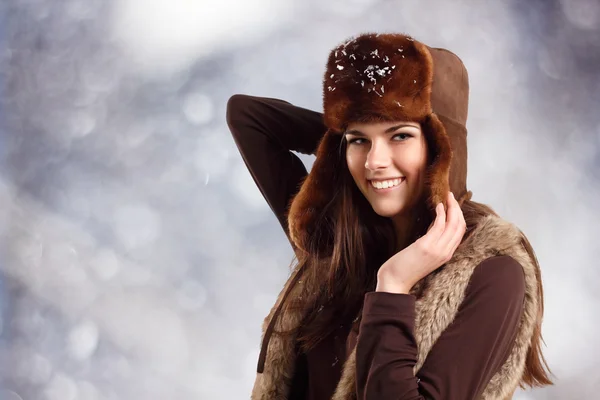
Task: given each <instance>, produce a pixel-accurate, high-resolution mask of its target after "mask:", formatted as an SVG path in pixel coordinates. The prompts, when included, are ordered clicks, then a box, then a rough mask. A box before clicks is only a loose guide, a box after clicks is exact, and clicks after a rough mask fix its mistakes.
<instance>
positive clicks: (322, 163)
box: [288, 129, 344, 252]
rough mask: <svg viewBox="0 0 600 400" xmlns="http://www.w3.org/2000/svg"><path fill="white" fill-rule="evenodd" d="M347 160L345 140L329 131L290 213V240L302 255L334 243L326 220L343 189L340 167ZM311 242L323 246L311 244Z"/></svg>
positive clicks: (321, 143)
mask: <svg viewBox="0 0 600 400" xmlns="http://www.w3.org/2000/svg"><path fill="white" fill-rule="evenodd" d="M343 157H344V154H342V136H341V135H339V134H337V133H334V132H333V131H332V130H331V129H329V130H328V131H327V132H326V133H325V135H324V136H323V138H322V139H321V141H320V143H319V146H318V148H317V152H316V159H315V162H314V164H313V167H312V169H311V171H310V173H309V174H308V176H307V177H306V178H305V180H304V182H303V183H302V186H301V188H300V190H299V192H298V194H297V195H296V196H295V197H294V199H293V200H292V203H291V205H290V211H289V213H288V227H289V232H290V238H291V240H292V242H293V243H294V244H295V245H296V246H297V247H298V248H299V249H301V250H302V251H305V252H309V251H314V250H316V249H323V248H327V244H331V243H333V235H332V232H331V231H326V230H327V229H329V228H330V227H328V226H327V224H326V223H325V221H324V218H325V215H326V212H327V209H328V207H329V206H331V201H332V199H333V198H334V197H335V190H336V188H338V185H339V183H338V182H339V175H340V173H341V171H340V166H339V164H340V163H341V162H342V158H343ZM338 189H339V188H338ZM318 230H321V232H317V231H318ZM311 239H313V240H318V241H319V243H310V242H309V241H310V240H311Z"/></svg>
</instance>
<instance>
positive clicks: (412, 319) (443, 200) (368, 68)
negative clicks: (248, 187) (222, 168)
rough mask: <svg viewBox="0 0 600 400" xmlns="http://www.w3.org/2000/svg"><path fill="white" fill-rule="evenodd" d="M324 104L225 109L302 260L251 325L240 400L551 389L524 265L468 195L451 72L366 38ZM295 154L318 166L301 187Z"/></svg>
mask: <svg viewBox="0 0 600 400" xmlns="http://www.w3.org/2000/svg"><path fill="white" fill-rule="evenodd" d="M323 100H324V102H323V103H324V104H323V105H324V113H323V114H319V113H316V112H314V111H311V110H306V109H303V108H299V107H295V106H293V105H291V104H289V103H287V102H284V101H282V100H277V99H268V98H260V97H251V96H243V95H235V96H233V97H232V98H231V99H230V100H229V103H228V107H227V122H228V124H229V127H230V129H231V132H232V134H233V136H234V139H235V141H236V144H237V145H238V148H239V149H240V153H241V155H242V157H243V159H244V161H245V163H246V165H247V166H248V168H249V169H250V171H251V173H252V177H253V178H254V180H255V182H256V183H257V185H258V187H259V188H260V190H261V192H262V194H263V195H264V197H265V199H266V200H267V202H268V203H269V205H270V206H271V208H272V210H273V211H274V212H275V214H276V215H277V217H278V218H279V221H280V223H281V226H282V227H283V229H284V231H285V233H286V235H287V237H288V239H289V240H290V243H291V244H292V247H293V248H294V250H295V252H296V256H297V258H298V262H297V264H296V265H295V269H294V271H293V273H292V275H291V276H290V278H289V279H288V281H287V282H286V284H285V286H284V288H283V290H282V291H281V293H280V295H279V297H278V299H277V301H276V303H275V305H274V306H273V308H272V309H271V312H270V313H269V315H268V316H267V317H266V318H265V320H264V322H263V341H262V347H261V352H260V356H259V360H258V367H257V372H258V374H257V376H256V380H255V384H254V388H253V391H252V399H254V400H259V399H260V400H267V399H279V400H283V399H302V400H316V399H334V400H342V399H344V400H346V399H348V400H350V399H357V398H358V399H378V400H386V399H390V400H391V399H394V400H399V399H430V400H437V399H444V400H465V399H495V400H504V399H509V398H511V397H512V394H513V393H514V391H515V390H516V388H517V387H518V386H519V385H520V386H521V387H525V386H543V385H548V384H551V381H550V379H549V377H548V371H547V366H546V364H545V360H544V358H543V356H542V353H541V321H542V313H543V291H542V282H541V273H540V269H539V265H538V262H537V259H536V257H535V254H534V252H533V249H532V248H531V246H530V245H529V242H528V240H527V238H526V237H525V236H524V235H523V233H522V232H521V231H520V230H519V229H518V228H517V227H516V226H514V225H513V224H511V223H509V222H507V221H504V220H503V219H501V218H500V217H499V216H498V215H497V214H496V213H495V212H494V211H493V210H492V209H491V208H490V207H488V206H486V205H484V204H481V203H477V202H474V201H472V200H471V192H470V191H468V190H467V187H466V182H467V170H466V160H467V148H466V128H465V125H466V118H467V108H468V107H467V106H468V79H467V72H466V69H465V67H464V65H463V64H462V62H461V61H460V59H459V58H458V57H457V56H456V55H454V54H453V53H451V52H449V51H447V50H444V49H434V48H430V47H428V46H426V45H424V44H422V43H420V42H417V41H415V40H414V39H412V38H411V37H408V36H405V35H400V34H364V35H360V36H358V37H356V38H351V39H350V40H348V41H346V42H345V43H343V44H341V45H339V46H337V47H335V48H334V49H333V50H332V51H331V52H330V55H329V60H328V64H327V69H326V71H325V75H324V80H323ZM290 150H293V151H297V152H301V153H311V154H316V160H315V163H314V165H313V168H312V170H311V171H310V174H308V175H307V174H306V170H305V169H304V166H303V165H302V163H301V162H300V160H299V159H298V157H296V156H295V155H294V154H293V153H291V152H290ZM298 188H299V189H298ZM456 366H460V368H456Z"/></svg>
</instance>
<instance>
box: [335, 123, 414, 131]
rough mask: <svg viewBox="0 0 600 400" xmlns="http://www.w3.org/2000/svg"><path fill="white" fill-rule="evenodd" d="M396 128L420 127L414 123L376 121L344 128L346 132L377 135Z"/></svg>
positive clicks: (350, 124) (351, 124) (353, 124)
mask: <svg viewBox="0 0 600 400" xmlns="http://www.w3.org/2000/svg"><path fill="white" fill-rule="evenodd" d="M397 126H409V127H414V128H420V125H419V124H418V123H417V122H414V121H402V120H398V121H378V122H351V123H349V124H348V126H347V128H346V132H348V131H359V132H363V133H377V132H385V131H386V130H388V129H391V128H394V127H397ZM348 133H351V132H348Z"/></svg>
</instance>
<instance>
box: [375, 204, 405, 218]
mask: <svg viewBox="0 0 600 400" xmlns="http://www.w3.org/2000/svg"><path fill="white" fill-rule="evenodd" d="M371 207H372V208H373V211H375V213H376V214H377V215H379V216H381V217H387V218H392V217H393V216H395V215H398V214H400V213H401V212H402V209H403V207H398V205H397V204H390V205H384V204H371Z"/></svg>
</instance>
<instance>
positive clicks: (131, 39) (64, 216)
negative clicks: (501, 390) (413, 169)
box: [0, 0, 600, 400]
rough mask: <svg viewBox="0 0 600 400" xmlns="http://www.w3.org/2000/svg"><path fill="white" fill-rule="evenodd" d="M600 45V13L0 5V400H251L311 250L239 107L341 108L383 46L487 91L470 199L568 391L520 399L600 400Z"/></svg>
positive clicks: (370, 4) (509, 1)
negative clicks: (274, 100)
mask: <svg viewBox="0 0 600 400" xmlns="http://www.w3.org/2000/svg"><path fill="white" fill-rule="evenodd" d="M599 27H600V2H599V1H598V0H579V1H577V0H560V1H558V0H553V1H551V0H529V1H527V2H525V1H518V0H503V1H495V2H474V1H468V0H462V1H452V2H447V1H441V0H439V1H434V0H419V1H417V0H403V1H392V0H387V1H384V0H344V1H343V0H328V1H320V0H303V1H301V0H277V1H274V0H272V1H270V0H199V1H198V0H197V1H189V0H169V1H167V0H143V1H142V0H112V1H110V0H106V1H103V0H79V1H78V0H61V1H51V0H2V2H1V3H0V243H1V245H2V247H1V251H0V399H1V400H21V399H22V400H30V399H33V400H37V399H40V400H114V399H119V400H121V399H140V400H141V399H144V400H155V399H156V400H159V399H160V400H163V399H165V400H166V399H179V400H188V399H211V400H212V399H227V400H229V399H243V398H249V393H250V390H251V387H252V383H253V380H254V375H255V368H256V361H257V358H258V349H259V341H260V326H261V323H262V319H263V318H264V316H265V315H266V314H267V312H268V310H269V308H270V307H271V305H272V303H273V302H274V300H275V297H276V295H277V293H278V292H279V290H280V289H281V286H282V284H283V282H284V281H285V279H286V278H287V275H288V273H289V270H288V266H289V263H290V261H291V259H292V250H291V248H290V246H289V243H288V242H287V240H286V239H285V237H284V234H283V231H282V230H281V227H280V226H279V225H278V223H277V220H276V219H275V217H274V216H273V215H272V214H271V211H270V209H269V207H268V205H267V204H266V202H265V201H264V200H263V199H262V197H261V194H260V192H259V191H258V189H257V188H256V187H255V185H254V182H253V181H252V178H251V176H250V174H249V173H248V171H247V170H246V168H245V166H244V164H243V161H242V159H241V157H240V155H239V153H238V152H237V148H236V147H235V144H234V142H233V139H232V137H231V134H230V133H229V131H228V128H227V125H226V122H225V108H226V103H227V100H228V98H229V97H230V96H231V95H233V94H235V93H245V94H252V95H258V96H268V97H278V98H283V99H285V100H288V101H290V102H292V103H294V104H297V105H300V106H303V107H307V108H312V109H315V110H321V107H322V106H321V79H322V75H323V73H324V67H325V61H326V58H327V54H328V52H329V50H330V49H331V48H333V47H334V46H335V45H337V44H338V43H340V42H343V41H344V40H345V39H346V38H347V37H349V36H351V35H354V34H357V33H361V32H366V31H377V32H393V31H396V32H405V33H410V34H412V35H413V36H414V37H415V38H417V39H419V40H422V41H424V42H426V43H428V44H430V45H433V46H437V47H447V48H449V49H451V50H453V51H454V52H456V53H457V54H458V55H459V56H460V57H461V58H462V59H463V60H464V62H465V64H466V66H467V68H468V70H469V74H470V81H471V108H470V115H469V124H468V128H469V146H470V159H469V168H470V171H469V187H470V189H471V190H472V191H473V193H474V199H476V200H479V201H482V202H485V203H489V204H491V205H493V206H494V207H495V208H496V210H497V211H499V212H500V213H501V215H503V216H504V217H505V218H507V219H509V220H511V221H513V222H515V223H517V224H518V225H519V226H520V227H521V228H522V229H523V230H524V231H525V232H526V233H527V234H528V235H529V238H530V240H531V241H532V243H533V245H534V247H535V249H536V251H537V254H538V257H539V260H540V263H541V265H542V269H543V279H544V284H545V296H546V303H545V305H546V312H545V322H544V330H543V333H544V337H545V340H546V344H547V348H546V350H545V354H546V357H547V359H548V361H549V363H550V366H551V368H552V370H553V372H554V374H555V376H556V385H555V386H553V387H549V388H545V389H541V390H533V391H527V392H518V393H517V396H515V398H517V399H519V400H525V399H575V398H578V399H579V398H585V399H592V398H600V395H599V394H598V393H599V392H600V361H599V360H600V348H599V346H598V345H597V338H598V337H599V336H600V323H599V322H598V315H600V270H599V268H598V261H597V259H598V250H599V249H600V244H599V242H598V240H599V238H600V228H599V225H598V222H599V221H600V218H599V217H600V211H599V210H598V205H599V204H600V193H599V189H598V186H599V185H598V184H599V183H600V116H599V115H600V113H599V112H598V110H599V109H600V28H599ZM302 159H303V161H305V162H306V164H307V166H310V165H311V164H312V158H311V157H310V156H302Z"/></svg>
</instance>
